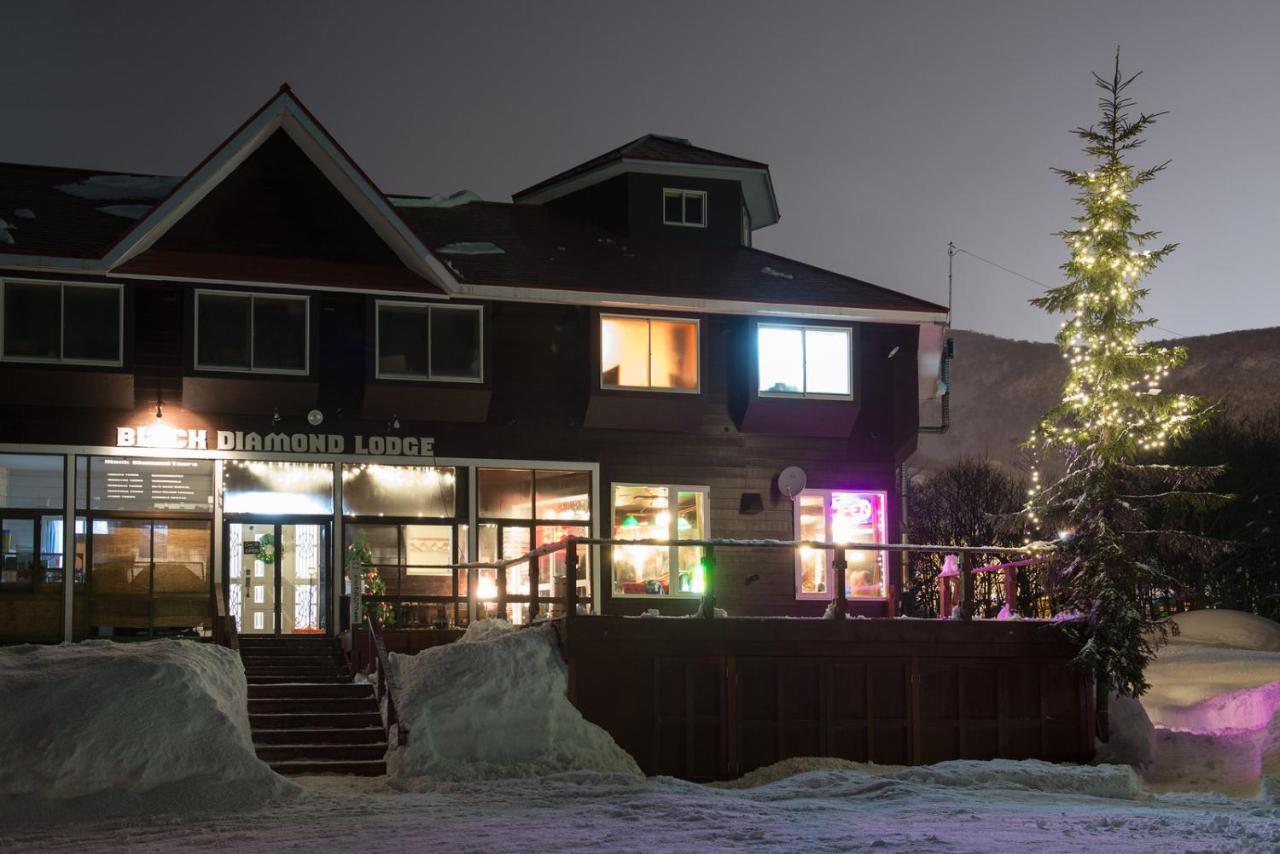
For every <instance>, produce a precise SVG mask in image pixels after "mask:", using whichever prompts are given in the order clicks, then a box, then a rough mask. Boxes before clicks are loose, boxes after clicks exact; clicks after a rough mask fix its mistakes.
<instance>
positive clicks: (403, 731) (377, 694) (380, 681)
mask: <svg viewBox="0 0 1280 854" xmlns="http://www.w3.org/2000/svg"><path fill="white" fill-rule="evenodd" d="M364 625H365V629H366V630H367V631H366V632H365V643H366V644H368V646H367V647H366V649H365V656H364V660H365V661H366V662H368V665H367V666H368V667H369V675H370V676H371V677H372V681H373V696H374V699H376V700H377V701H378V708H379V709H381V708H382V700H383V698H385V699H386V701H387V706H386V714H385V715H384V717H383V724H384V726H385V728H386V731H387V739H388V741H390V739H391V732H392V730H393V729H394V730H395V733H396V744H397V745H398V746H400V747H403V746H404V745H405V744H406V743H407V742H408V740H409V729H408V727H406V726H405V725H404V724H403V723H402V722H401V721H400V716H399V714H398V713H397V711H396V694H397V693H399V691H400V685H399V684H398V683H397V682H396V680H395V676H393V675H392V672H391V664H390V661H389V659H388V658H387V645H386V644H385V643H383V641H382V636H381V635H380V634H378V624H377V621H376V620H374V619H373V617H372V616H370V615H367V614H366V615H365V618H364Z"/></svg>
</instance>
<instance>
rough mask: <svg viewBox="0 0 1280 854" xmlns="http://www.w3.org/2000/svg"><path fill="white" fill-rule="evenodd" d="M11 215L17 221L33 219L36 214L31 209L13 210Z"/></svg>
mask: <svg viewBox="0 0 1280 854" xmlns="http://www.w3.org/2000/svg"><path fill="white" fill-rule="evenodd" d="M13 215H14V216H16V217H17V218H18V219H35V218H36V212H35V211H33V210H32V209H31V208H14V210H13Z"/></svg>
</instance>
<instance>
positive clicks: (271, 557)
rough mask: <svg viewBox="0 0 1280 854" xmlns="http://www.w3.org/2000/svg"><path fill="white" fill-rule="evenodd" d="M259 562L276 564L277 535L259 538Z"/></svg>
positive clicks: (266, 535)
mask: <svg viewBox="0 0 1280 854" xmlns="http://www.w3.org/2000/svg"><path fill="white" fill-rule="evenodd" d="M258 560H260V561H262V562H263V563H266V564H272V563H275V562H276V535H275V534H263V535H262V536H261V537H259V538H258Z"/></svg>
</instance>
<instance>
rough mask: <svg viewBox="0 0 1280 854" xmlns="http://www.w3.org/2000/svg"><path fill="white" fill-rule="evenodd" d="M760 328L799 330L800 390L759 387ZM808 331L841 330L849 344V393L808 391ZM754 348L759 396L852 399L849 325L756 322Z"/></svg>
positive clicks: (795, 398) (851, 344)
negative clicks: (802, 387) (763, 388)
mask: <svg viewBox="0 0 1280 854" xmlns="http://www.w3.org/2000/svg"><path fill="white" fill-rule="evenodd" d="M761 329H796V330H799V331H800V333H801V335H800V341H801V347H803V348H804V349H803V352H802V353H801V354H800V360H801V377H802V378H803V380H804V383H805V389H804V390H802V391H764V390H762V389H761V388H760V361H761V359H762V358H763V356H764V354H763V353H761V352H760V330H761ZM809 332H843V333H844V336H845V341H846V342H847V344H848V346H849V393H848V394H830V393H828V392H811V391H808V384H809V356H808V351H809V335H808V333H809ZM755 338H756V340H755V350H756V394H757V395H759V396H760V397H776V398H781V399H784V400H787V399H789V400H800V399H804V400H853V377H854V373H853V369H854V361H853V360H854V352H853V328H852V327H849V326H812V325H803V324H798V323H757V324H756V325H755Z"/></svg>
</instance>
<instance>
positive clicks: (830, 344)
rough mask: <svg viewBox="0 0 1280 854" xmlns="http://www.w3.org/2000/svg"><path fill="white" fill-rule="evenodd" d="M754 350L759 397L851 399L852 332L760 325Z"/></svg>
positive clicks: (817, 327) (838, 329)
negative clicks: (758, 379) (757, 372)
mask: <svg viewBox="0 0 1280 854" xmlns="http://www.w3.org/2000/svg"><path fill="white" fill-rule="evenodd" d="M756 347H757V364H758V366H759V376H760V382H759V385H758V391H759V392H760V394H761V395H763V396H776V397H817V398H838V399H845V400H848V399H852V397H853V371H852V364H853V363H852V359H853V332H852V330H850V329H845V328H841V327H838V326H774V325H770V324H760V326H758V327H757V330H756Z"/></svg>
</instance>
